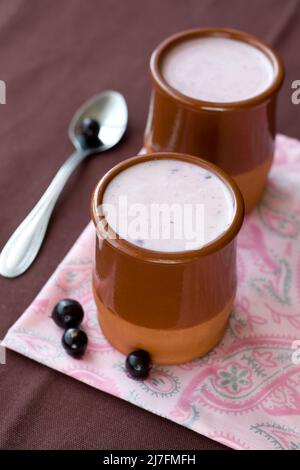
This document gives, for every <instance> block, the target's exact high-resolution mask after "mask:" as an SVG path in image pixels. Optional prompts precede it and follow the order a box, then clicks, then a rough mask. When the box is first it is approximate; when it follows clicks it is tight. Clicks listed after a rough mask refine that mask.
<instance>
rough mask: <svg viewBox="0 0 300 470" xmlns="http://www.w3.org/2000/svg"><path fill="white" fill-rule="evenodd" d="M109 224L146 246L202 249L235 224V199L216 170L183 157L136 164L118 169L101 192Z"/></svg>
mask: <svg viewBox="0 0 300 470" xmlns="http://www.w3.org/2000/svg"><path fill="white" fill-rule="evenodd" d="M102 204H103V212H104V215H105V218H106V220H107V222H108V224H109V226H110V227H111V228H112V229H113V230H114V232H116V233H117V234H118V235H120V236H121V237H122V238H124V239H126V240H128V241H129V242H131V243H133V244H135V245H137V246H140V247H142V248H145V249H149V250H155V251H160V252H178V251H187V250H191V249H198V248H201V247H202V246H204V245H207V244H208V243H210V242H211V241H213V240H215V239H216V238H218V237H219V236H220V235H221V234H222V233H223V232H224V231H226V229H228V226H229V225H230V224H231V222H232V219H233V217H234V213H235V201H234V199H233V197H232V194H231V191H230V190H229V189H228V187H227V186H226V185H225V184H224V183H223V181H222V180H221V179H220V178H219V177H218V176H216V175H215V174H214V173H212V172H210V171H207V170H206V169H205V168H202V167H201V166H199V165H195V164H193V163H189V162H185V161H183V160H173V159H167V158H166V159H157V160H148V161H145V162H141V163H137V164H135V165H133V166H131V167H129V168H127V169H125V170H123V171H122V172H120V173H119V174H117V175H116V176H115V177H114V178H113V179H112V181H110V183H109V184H108V186H107V187H106V190H105V192H104V195H103V201H102Z"/></svg>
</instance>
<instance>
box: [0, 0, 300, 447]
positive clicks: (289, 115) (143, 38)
mask: <svg viewBox="0 0 300 470" xmlns="http://www.w3.org/2000/svg"><path fill="white" fill-rule="evenodd" d="M299 13H300V11H299V1H298V0H284V1H283V0H251V1H250V0H224V1H213V0H201V1H200V0H185V1H182V0H164V1H162V0H145V1H143V2H141V1H139V0H126V1H120V0H60V1H58V0H56V1H54V0H43V1H40V0H2V1H1V2H0V79H1V80H4V81H5V82H6V85H7V104H6V105H0V120H1V126H0V204H1V223H0V246H3V244H4V243H5V241H6V240H7V238H8V237H9V235H10V234H11V232H12V231H13V230H14V229H15V227H16V226H17V225H18V224H19V222H20V221H21V220H22V219H23V218H24V216H25V215H26V214H27V213H28V211H29V210H30V209H31V208H32V207H33V205H34V204H35V202H36V201H37V199H38V198H39V197H40V195H41V194H42V192H43V191H44V189H45V187H46V186H47V184H48V182H49V181H50V179H51V178H52V176H53V175H54V173H55V171H56V170H57V168H58V167H59V165H60V164H61V163H62V162H63V161H64V159H65V158H66V157H67V156H68V154H70V153H71V151H72V146H71V144H70V142H69V141H68V137H67V128H68V123H69V120H70V118H71V116H72V115H73V113H74V111H75V110H76V108H77V107H78V106H79V105H81V103H82V102H83V101H84V100H85V99H86V98H88V97H89V96H90V95H92V94H94V93H96V92H98V91H100V90H104V89H108V88H111V89H117V90H120V91H121V92H122V93H124V95H125V97H126V99H127V101H128V105H129V116H130V124H129V129H128V132H127V135H126V137H125V138H124V140H123V141H122V144H120V145H119V146H118V147H117V148H116V149H114V150H112V151H109V152H107V153H106V154H102V155H100V156H95V157H92V158H90V159H89V161H87V162H86V163H84V165H83V166H82V167H81V168H80V169H78V170H77V171H76V173H75V174H74V175H73V177H72V178H71V180H70V182H69V183H68V185H67V187H66V189H65V191H64V193H63V195H62V196H61V198H60V199H59V203H58V204H57V207H56V209H55V213H54V215H53V218H52V221H51V224H50V227H49V231H48V235H47V238H46V241H45V243H44V245H43V248H42V250H41V252H40V255H39V257H38V259H37V261H36V262H35V263H34V265H33V266H32V267H31V268H30V270H29V271H28V272H27V273H26V274H25V275H23V276H21V277H20V278H19V279H14V280H7V279H3V278H1V279H0V336H1V337H3V336H4V334H5V332H6V331H7V329H8V328H9V327H10V326H11V325H12V324H13V323H14V322H15V320H16V319H17V318H18V317H19V315H20V314H21V313H22V312H23V311H24V309H25V308H26V307H27V306H28V304H29V303H30V302H31V301H32V299H33V297H34V296H35V295H36V294H37V292H38V291H39V290H40V288H41V287H42V285H43V284H44V282H45V281H46V280H47V279H48V277H49V276H50V274H51V273H52V271H53V270H54V269H55V267H56V265H57V264H58V262H59V261H60V260H61V258H62V257H63V256H64V255H65V254H66V252H67V251H68V250H69V248H70V247H71V245H72V244H73V243H74V241H75V239H76V238H77V236H78V235H79V233H80V232H81V230H82V229H83V228H84V226H85V225H86V224H87V222H88V220H89V197H90V193H91V191H92V189H93V186H94V185H95V183H96V182H97V180H98V179H99V178H100V177H101V176H102V175H103V174H104V173H105V172H106V171H107V170H108V169H109V168H111V167H112V166H113V165H114V164H115V163H117V162H118V161H119V160H122V159H124V158H126V157H129V156H132V155H134V154H136V152H137V151H138V150H139V148H140V146H141V143H142V138H143V131H144V125H145V120H146V115H147V109H148V101H149V94H150V84H149V79H148V74H147V66H148V61H149V56H150V53H151V51H152V50H153V49H154V47H155V46H156V45H157V44H158V43H159V42H160V41H161V40H162V39H163V38H165V37H166V36H168V35H170V34H172V33H175V32H177V31H180V30H183V29H186V28H191V27H196V26H209V25H215V26H217V25H219V26H229V27H235V28H239V29H242V30H246V31H248V32H251V33H254V34H257V35H259V36H261V37H262V38H264V39H266V40H267V41H268V42H270V43H271V44H272V45H273V46H275V47H276V48H277V49H278V50H279V52H280V53H281V55H282V56H283V58H284V61H285V64H286V69H287V73H286V81H285V86H284V89H283V91H282V93H281V96H280V100H279V108H278V124H279V126H278V130H279V131H280V132H283V133H286V134H289V135H292V136H295V137H298V138H300V105H299V106H298V107H297V106H296V105H293V104H292V103H291V99H290V95H291V82H292V80H296V79H300V69H299V43H300V24H299ZM0 402H1V406H0V448H2V449H22V448H24V449H53V448H57V449H66V448H67V449H225V447H223V446H221V445H220V444H218V443H215V442H213V441H210V440H209V439H207V438H205V437H202V436H200V435H197V434H196V433H194V432H192V431H189V430H188V429H185V428H183V427H181V426H178V425H176V424H174V423H171V422H169V421H167V420H165V419H162V418H159V417H157V416H155V415H153V414H151V413H149V412H147V411H144V410H141V409H139V408H137V407H135V406H133V405H130V404H129V403H126V402H123V401H121V400H119V399H117V398H115V397H112V396H110V395H107V394H105V393H102V392H99V391H96V390H94V389H92V388H90V387H88V386H86V385H84V384H82V383H79V382H77V381H75V380H71V379H70V378H68V377H66V376H64V375H62V374H60V373H58V372H55V371H53V370H50V369H48V368H46V367H43V366H41V365H39V364H37V363H35V362H33V361H30V360H29V359H26V358H24V357H22V356H20V355H17V354H15V353H12V352H10V351H8V352H7V364H6V365H0ZM216 419H217V417H216ZM233 425H234V424H233Z"/></svg>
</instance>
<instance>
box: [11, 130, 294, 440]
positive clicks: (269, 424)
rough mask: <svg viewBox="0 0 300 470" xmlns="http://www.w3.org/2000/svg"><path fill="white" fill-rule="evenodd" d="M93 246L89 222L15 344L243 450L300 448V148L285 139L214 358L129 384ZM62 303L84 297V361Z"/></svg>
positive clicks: (241, 248) (252, 220) (246, 236)
mask: <svg viewBox="0 0 300 470" xmlns="http://www.w3.org/2000/svg"><path fill="white" fill-rule="evenodd" d="M93 250H94V229H93V226H92V225H91V224H89V225H88V226H87V228H86V229H85V230H84V232H83V233H82V234H81V236H80V237H79V239H78V240H77V242H76V243H75V245H74V246H73V248H72V249H71V250H70V252H69V253H68V255H67V256H66V257H65V259H64V260H63V261H62V262H61V264H60V265H59V266H58V268H57V269H56V271H55V272H54V274H53V275H52V276H51V278H50V279H49V280H48V282H47V283H46V285H45V286H44V287H43V289H42V290H41V292H40V293H39V294H38V296H37V297H36V299H35V300H34V301H33V303H32V304H31V305H30V306H29V307H28V309H27V310H26V311H25V312H24V314H23V315H22V316H21V317H20V319H19V320H18V321H17V322H16V323H15V324H14V325H13V326H12V327H11V328H10V330H9V331H8V333H7V335H6V337H5V339H4V345H5V346H7V347H8V348H11V349H13V350H15V351H18V352H19V353H21V354H24V355H25V356H28V357H30V358H32V359H34V360H36V361H38V362H41V363H42V364H45V365H47V366H49V367H52V368H53V369H57V370H59V371H60V372H63V373H64V374H67V375H69V376H70V377H73V378H75V379H77V380H80V381H82V382H85V383H87V384H89V385H91V386H92V387H95V388H97V389H99V390H104V391H105V392H108V393H111V394H112V395H115V396H117V397H119V398H122V399H124V400H127V401H129V402H131V403H134V404H135V405H137V406H140V407H142V408H144V409H146V410H148V411H152V412H153V413H156V414H158V415H160V416H163V417H165V418H168V419H170V420H172V421H175V422H177V423H179V424H182V425H183V426H186V427H188V428H190V429H193V430H194V431H196V432H198V433H201V434H204V435H205V436H208V437H210V438H211V439H215V440H216V441H219V442H221V443H224V444H226V445H227V446H230V447H232V448H234V449H300V364H299V362H300V361H299V360H297V349H296V348H297V343H295V342H294V341H295V340H300V142H298V141H296V140H294V139H290V138H287V137H284V136H278V137H277V145H276V158H275V163H274V166H273V169H272V172H271V177H270V181H269V184H268V188H267V191H266V194H265V197H264V199H263V201H262V203H261V204H260V206H259V207H258V208H257V209H256V210H255V211H254V212H253V213H252V214H251V215H250V216H248V218H247V220H246V221H245V224H244V226H243V229H242V231H241V233H240V236H239V241H238V275H239V287H238V294H237V298H236V302H235V307H234V310H233V312H232V315H231V319H230V324H229V327H228V329H227V332H226V335H225V337H224V339H223V341H222V342H221V344H220V345H219V346H218V347H217V348H215V349H214V350H213V351H212V352H211V353H210V354H208V355H207V356H206V357H204V358H202V359H198V360H195V361H193V362H190V363H187V364H183V365H181V366H172V367H154V368H153V369H152V372H151V376H150V378H149V379H147V380H145V381H144V382H136V381H134V380H131V379H130V378H128V377H127V375H126V374H125V372H124V357H123V356H122V354H120V353H119V352H117V351H116V350H114V348H113V347H112V346H110V344H109V343H108V342H107V341H106V340H105V338H104V337H103V335H102V333H101V331H100V330H99V327H98V323H97V319H96V311H95V304H94V301H93V297H92V292H91V269H92V257H93ZM62 297H72V298H75V299H78V300H79V301H80V302H81V303H82V304H83V306H84V309H85V312H86V314H85V320H84V328H85V330H86V332H87V333H88V336H89V347H88V351H87V353H86V355H85V357H84V359H82V360H76V359H72V358H71V357H69V356H68V355H66V354H65V353H64V351H63V350H62V347H61V344H60V338H61V330H60V329H59V328H58V327H57V326H56V325H55V324H54V323H53V321H52V320H51V319H50V318H49V314H50V312H51V310H52V307H53V305H54V304H55V303H56V302H57V301H58V300H59V299H61V298H62ZM293 348H294V349H293ZM298 348H299V349H300V341H299V343H298ZM298 358H299V356H298ZM297 362H298V364H297ZM70 387H72V382H71V381H70Z"/></svg>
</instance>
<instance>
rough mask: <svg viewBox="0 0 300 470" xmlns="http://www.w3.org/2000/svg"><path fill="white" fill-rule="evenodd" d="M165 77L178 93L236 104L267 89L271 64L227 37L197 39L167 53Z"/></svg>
mask: <svg viewBox="0 0 300 470" xmlns="http://www.w3.org/2000/svg"><path fill="white" fill-rule="evenodd" d="M162 75H163V77H164V78H165V80H166V81H167V82H168V83H169V84H170V85H171V86H172V87H173V88H175V89H176V90H178V91H180V92H181V93H183V94H184V95H186V96H189V97H191V98H195V99H199V100H204V101H209V102H218V103H224V102H235V101H241V100H245V99H248V98H251V97H253V96H256V95H258V94H260V93H261V92H263V91H264V90H266V88H268V86H269V85H270V84H271V83H272V81H273V78H274V70H273V66H272V63H271V62H270V60H269V59H268V58H267V56H266V55H265V54H264V53H263V52H261V51H260V50H259V49H257V48H256V47H254V46H251V45H250V44H247V43H245V42H242V41H237V40H234V39H230V38H224V37H202V38H200V37H198V38H194V39H188V40H186V41H183V42H181V43H179V44H178V45H176V46H174V47H173V48H172V49H170V51H168V52H167V53H166V56H165V58H164V59H163V63H162Z"/></svg>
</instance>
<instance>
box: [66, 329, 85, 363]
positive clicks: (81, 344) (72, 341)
mask: <svg viewBox="0 0 300 470" xmlns="http://www.w3.org/2000/svg"><path fill="white" fill-rule="evenodd" d="M61 342H62V345H63V347H64V349H65V350H66V352H67V353H68V354H70V356H73V357H77V358H78V357H81V356H83V354H84V353H85V350H86V347H87V343H88V337H87V335H86V333H85V332H84V331H83V330H80V329H79V328H69V329H68V330H66V331H65V332H64V334H63V337H62V340H61Z"/></svg>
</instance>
